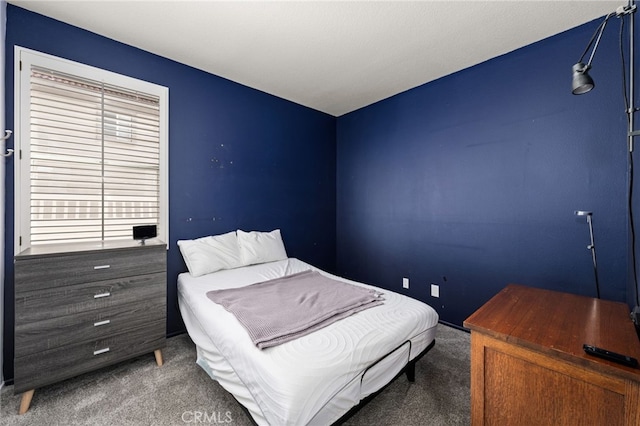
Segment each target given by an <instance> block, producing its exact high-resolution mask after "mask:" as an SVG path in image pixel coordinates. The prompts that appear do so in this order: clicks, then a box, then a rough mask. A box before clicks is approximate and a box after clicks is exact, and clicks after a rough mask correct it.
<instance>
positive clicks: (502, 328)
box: [464, 285, 640, 426]
mask: <svg viewBox="0 0 640 426" xmlns="http://www.w3.org/2000/svg"><path fill="white" fill-rule="evenodd" d="M464 325H465V327H467V328H469V329H471V424H472V425H473V426H479V425H527V426H533V425H545V426H546V425H553V426H561V425H567V426H575V425H607V426H611V425H627V426H631V425H634V426H637V425H640V369H638V368H632V367H627V366H625V365H620V364H617V363H614V362H612V361H608V360H604V359H601V358H596V357H593V356H590V355H587V354H586V353H585V352H584V350H583V347H582V346H583V344H585V343H586V344H589V345H594V346H599V347H602V348H605V349H608V350H609V351H612V352H617V353H621V354H625V355H629V356H631V357H634V358H637V359H640V342H639V341H638V336H637V335H636V332H635V328H634V326H633V323H632V322H631V319H630V317H629V307H628V306H627V305H626V304H624V303H619V302H612V301H608V300H600V299H594V298H590V297H585V296H578V295H574V294H568V293H562V292H556V291H550V290H543V289H537V288H531V287H525V286H520V285H508V286H507V287H505V288H504V289H503V290H502V291H501V292H500V293H498V294H497V295H496V296H494V297H493V298H492V299H491V300H489V301H488V302H487V303H486V304H485V305H484V306H482V307H481V308H480V309H478V310H477V311H476V312H475V313H474V314H472V315H471V316H470V317H469V318H467V319H466V320H465V322H464Z"/></svg>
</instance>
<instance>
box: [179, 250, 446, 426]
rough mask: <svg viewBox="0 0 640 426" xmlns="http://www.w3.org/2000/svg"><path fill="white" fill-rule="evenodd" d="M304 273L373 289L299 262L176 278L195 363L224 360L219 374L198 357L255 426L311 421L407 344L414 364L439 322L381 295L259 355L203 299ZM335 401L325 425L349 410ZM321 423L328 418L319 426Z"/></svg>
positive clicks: (422, 308)
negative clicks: (370, 368)
mask: <svg viewBox="0 0 640 426" xmlns="http://www.w3.org/2000/svg"><path fill="white" fill-rule="evenodd" d="M309 269H312V270H317V271H319V272H321V273H323V274H324V275H326V276H329V277H332V278H334V279H339V280H343V281H345V282H350V283H352V284H355V285H360V286H364V287H371V286H367V285H364V284H361V283H357V282H353V281H349V280H344V279H342V278H339V277H336V276H333V275H330V274H328V273H326V272H323V271H321V270H318V269H317V268H314V267H312V266H311V265H309V264H306V263H304V262H302V261H300V260H297V259H287V260H282V261H277V262H271V263H265V264H260V265H253V266H248V267H244V268H238V269H231V270H223V271H219V272H216V273H213V274H209V275H205V276H201V277H197V278H196V277H193V276H191V275H190V274H188V273H183V274H180V276H179V278H178V298H179V303H180V310H181V313H182V315H183V319H184V320H185V324H186V326H187V330H188V331H189V335H190V336H191V338H192V339H193V341H194V342H195V344H196V345H197V347H198V354H199V355H198V356H199V358H201V357H203V358H208V359H210V360H213V359H218V358H220V357H222V358H224V365H225V367H226V370H228V371H226V370H225V369H220V371H217V370H216V366H215V365H212V364H215V362H214V361H211V362H210V363H209V364H210V365H203V360H202V359H199V360H198V363H199V364H200V365H201V366H203V368H205V370H207V372H208V373H209V374H211V375H212V376H214V378H216V379H217V380H219V381H220V382H221V384H222V385H223V386H224V387H225V388H226V389H227V390H228V391H229V392H231V393H233V394H234V395H236V397H237V398H238V400H239V401H240V402H242V403H243V404H245V405H252V406H249V407H248V408H249V411H250V412H251V413H252V415H253V417H254V419H255V420H256V422H258V423H259V424H265V423H267V424H271V425H305V424H309V423H315V421H314V420H316V421H317V417H318V416H317V414H318V413H319V412H320V411H321V410H322V409H323V408H324V407H325V406H326V405H327V404H329V402H330V401H332V399H333V400H335V399H340V398H342V399H344V398H343V397H342V396H341V392H343V391H344V390H345V389H346V388H348V387H354V386H359V383H360V377H361V376H362V374H363V371H364V370H365V369H366V368H367V367H368V366H370V365H371V364H372V363H374V362H376V361H377V360H379V359H381V358H382V357H384V356H385V355H386V354H388V353H389V352H391V351H393V350H394V349H395V348H397V347H398V346H399V345H401V344H402V343H403V342H405V341H407V340H410V339H412V340H413V342H412V346H411V351H410V353H409V354H408V355H409V359H413V358H414V357H415V356H417V355H418V354H419V353H420V352H421V351H422V350H423V349H424V348H426V346H427V345H428V344H429V343H431V341H432V340H433V335H434V333H435V327H436V325H437V322H438V314H437V313H436V312H435V310H434V309H433V308H431V307H430V306H428V305H426V304H424V303H422V302H419V301H417V300H415V299H412V298H409V297H406V296H403V295H400V294H397V293H393V292H390V291H388V290H382V292H383V293H384V298H385V303H384V304H383V305H381V306H377V307H374V308H371V309H367V310H365V311H362V312H359V313H357V314H355V315H353V316H351V317H348V318H345V319H343V320H340V321H338V322H336V323H334V324H332V325H330V326H328V327H325V328H323V329H321V330H318V331H316V332H314V333H312V334H309V335H307V336H304V337H301V338H299V339H296V340H293V341H291V342H287V343H284V344H282V345H279V346H275V347H272V348H268V349H264V350H260V349H258V348H256V346H254V345H253V344H252V342H251V339H250V338H249V335H248V334H247V332H246V330H245V329H244V328H243V327H242V325H241V324H240V323H239V322H238V321H237V320H236V318H235V317H234V316H233V315H232V314H231V313H229V312H227V311H226V310H225V309H224V308H223V307H221V306H220V305H217V304H215V303H213V302H212V301H211V300H209V299H208V298H207V296H206V293H207V291H209V290H215V289H221V288H232V287H240V286H245V285H249V284H253V283H256V282H261V281H265V280H270V279H274V278H278V277H282V276H285V275H289V274H292V273H296V272H302V271H305V270H309ZM407 347H408V345H407ZM206 354H209V355H210V356H208V357H207V356H205V355H206ZM222 358H221V359H222ZM405 361H406V360H405ZM230 377H231V378H232V379H230ZM376 390H377V389H376ZM351 393H353V392H351ZM357 393H358V395H359V397H362V396H364V395H361V394H360V392H359V391H357ZM368 393H371V392H368ZM247 399H250V400H252V401H247ZM333 402H334V403H335V404H337V406H340V407H342V408H340V409H339V410H337V411H336V410H334V413H331V414H330V416H332V417H335V416H337V417H335V418H333V419H331V421H335V420H337V418H338V417H339V416H340V413H339V411H344V410H343V409H344V407H346V409H347V410H348V408H350V405H353V404H352V403H351V402H345V401H333ZM357 402H358V401H357V400H356V401H355V403H357ZM253 404H255V405H253ZM325 421H327V418H326V415H325V416H324V417H323V420H322V421H321V423H324V422H325Z"/></svg>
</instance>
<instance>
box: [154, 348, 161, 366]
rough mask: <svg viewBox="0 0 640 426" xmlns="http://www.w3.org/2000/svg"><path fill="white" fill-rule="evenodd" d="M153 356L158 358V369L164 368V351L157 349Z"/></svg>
mask: <svg viewBox="0 0 640 426" xmlns="http://www.w3.org/2000/svg"><path fill="white" fill-rule="evenodd" d="M153 354H154V355H155V356H156V364H158V367H162V351H161V350H160V349H156V350H155V351H153Z"/></svg>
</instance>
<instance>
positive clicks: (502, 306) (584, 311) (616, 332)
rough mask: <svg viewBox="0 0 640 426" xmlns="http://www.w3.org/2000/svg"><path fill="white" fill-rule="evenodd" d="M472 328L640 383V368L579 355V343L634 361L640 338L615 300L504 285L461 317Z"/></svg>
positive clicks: (638, 354)
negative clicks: (477, 306) (632, 358)
mask: <svg viewBox="0 0 640 426" xmlns="http://www.w3.org/2000/svg"><path fill="white" fill-rule="evenodd" d="M464 326H465V327H467V328H469V329H470V330H471V331H472V332H479V333H483V334H486V335H489V336H491V337H494V338H496V339H500V340H504V341H507V342H511V343H514V344H518V345H520V346H524V347H527V348H530V349H533V350H536V351H539V352H543V353H547V354H549V355H553V356H558V357H560V358H563V359H565V360H568V361H571V362H574V363H578V364H581V365H584V366H585V367H588V368H596V369H600V370H605V371H608V372H609V373H612V374H616V375H623V376H625V377H627V378H630V379H632V380H635V381H640V369H638V368H631V367H626V366H623V365H620V364H616V363H613V362H610V361H607V360H603V359H600V358H595V357H593V356H590V355H587V354H585V352H584V350H583V348H582V345H583V344H584V343H587V344H590V345H594V346H599V347H601V348H603V349H607V350H609V351H612V352H617V353H621V354H624V355H629V356H632V357H634V358H636V359H638V360H639V361H640V340H638V336H637V334H636V331H635V327H634V325H633V322H632V321H631V318H630V317H629V307H628V306H627V305H626V304H624V303H621V302H613V301H609V300H602V299H595V298H591V297H586V296H579V295H575V294H569V293H562V292H557V291H551V290H543V289H538V288H532V287H525V286H522V285H516V284H509V285H508V286H507V287H505V288H504V289H503V290H502V291H500V292H499V293H498V294H497V295H495V296H494V297H493V298H492V299H491V300H489V301H488V302H487V303H486V304H484V305H483V306H482V307H480V308H479V309H478V310H477V311H476V312H474V313H473V314H472V315H471V316H469V318H467V319H466V320H465V321H464Z"/></svg>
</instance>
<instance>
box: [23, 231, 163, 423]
mask: <svg viewBox="0 0 640 426" xmlns="http://www.w3.org/2000/svg"><path fill="white" fill-rule="evenodd" d="M166 300H167V298H166V245H165V244H164V243H163V242H160V241H153V240H147V242H146V244H144V245H141V244H140V242H137V241H124V242H102V243H82V244H68V245H47V246H36V247H32V248H30V249H28V250H26V251H24V252H22V253H20V254H18V255H17V256H16V257H15V345H14V347H15V357H14V391H15V392H16V393H23V395H22V402H21V405H20V413H21V414H23V413H24V412H26V411H27V410H28V409H29V405H30V404H31V400H32V397H33V394H34V390H35V389H36V388H38V387H42V386H45V385H48V384H51V383H55V382H58V381H61V380H64V379H67V378H70V377H73V376H76V375H79V374H82V373H86V372H89V371H92V370H95V369H97V368H101V367H104V366H107V365H110V364H114V363H117V362H119V361H123V360H125V359H129V358H132V357H136V356H139V355H142V354H145V353H151V352H154V354H155V359H156V363H157V364H158V365H162V352H161V349H162V348H163V347H164V345H165V339H166V303H167V302H166Z"/></svg>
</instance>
